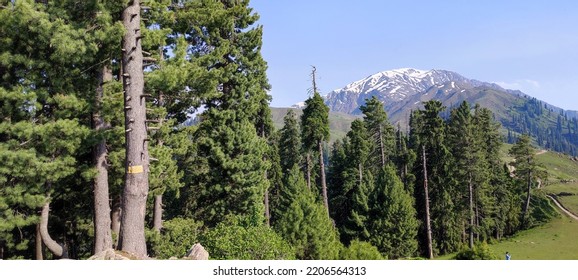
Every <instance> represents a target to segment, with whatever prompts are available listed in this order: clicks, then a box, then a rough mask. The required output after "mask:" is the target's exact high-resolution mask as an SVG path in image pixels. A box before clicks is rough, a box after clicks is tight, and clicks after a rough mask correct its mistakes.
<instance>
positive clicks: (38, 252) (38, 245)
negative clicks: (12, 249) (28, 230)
mask: <svg viewBox="0 0 578 280" xmlns="http://www.w3.org/2000/svg"><path fill="white" fill-rule="evenodd" d="M35 241H36V242H35V244H34V255H35V257H36V260H43V259H44V254H43V252H42V234H41V233H40V224H37V225H36V240H35ZM0 259H2V258H1V257H0Z"/></svg>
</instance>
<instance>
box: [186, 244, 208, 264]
mask: <svg viewBox="0 0 578 280" xmlns="http://www.w3.org/2000/svg"><path fill="white" fill-rule="evenodd" d="M185 259H187V260H208V259H209V252H207V250H205V248H203V246H202V245H201V244H200V243H196V244H195V245H193V247H191V249H190V250H189V251H188V252H187V256H186V257H185Z"/></svg>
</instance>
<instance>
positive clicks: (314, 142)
mask: <svg viewBox="0 0 578 280" xmlns="http://www.w3.org/2000/svg"><path fill="white" fill-rule="evenodd" d="M301 139H302V141H303V146H304V149H305V151H306V153H308V155H309V154H310V153H311V152H312V151H313V150H314V149H315V148H317V150H318V152H319V167H320V170H319V176H320V178H321V193H322V196H323V205H324V206H325V209H326V210H327V212H328V213H327V214H329V203H328V198H327V185H326V182H325V164H324V162H323V142H325V141H327V140H329V108H328V107H327V105H325V103H324V102H323V98H321V95H319V93H318V92H317V91H315V92H314V93H313V96H312V97H310V98H308V99H307V100H306V101H305V109H303V115H301ZM308 165H309V163H308ZM308 168H310V167H309V166H308Z"/></svg>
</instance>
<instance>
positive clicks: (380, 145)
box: [379, 124, 385, 169]
mask: <svg viewBox="0 0 578 280" xmlns="http://www.w3.org/2000/svg"><path fill="white" fill-rule="evenodd" d="M379 152H380V154H381V168H382V169H383V168H385V147H384V145H383V130H382V128H381V124H380V125H379Z"/></svg>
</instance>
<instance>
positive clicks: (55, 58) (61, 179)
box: [0, 1, 115, 257]
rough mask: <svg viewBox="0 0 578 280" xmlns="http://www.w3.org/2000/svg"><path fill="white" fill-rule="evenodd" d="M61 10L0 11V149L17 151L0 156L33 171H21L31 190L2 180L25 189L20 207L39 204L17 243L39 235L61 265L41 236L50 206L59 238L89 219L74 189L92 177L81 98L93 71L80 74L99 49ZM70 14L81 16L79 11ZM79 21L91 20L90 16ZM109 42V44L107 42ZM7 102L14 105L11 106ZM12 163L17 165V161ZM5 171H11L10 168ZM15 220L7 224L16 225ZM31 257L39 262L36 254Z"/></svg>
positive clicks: (61, 249) (25, 7)
mask: <svg viewBox="0 0 578 280" xmlns="http://www.w3.org/2000/svg"><path fill="white" fill-rule="evenodd" d="M66 3H67V2H57V3H54V5H45V4H42V3H34V2H30V1H15V2H13V3H11V4H10V5H11V8H10V9H2V10H1V11H0V17H1V18H2V20H1V24H0V29H1V30H2V34H3V37H2V44H1V45H2V47H0V49H1V52H2V53H3V58H2V59H1V61H0V72H1V73H2V76H1V77H0V79H1V80H0V85H1V87H2V91H3V92H2V94H3V95H4V94H6V95H7V97H8V99H6V101H4V96H3V98H2V99H3V103H4V102H6V104H5V105H3V106H2V107H3V110H8V111H5V112H3V114H4V115H5V117H3V121H4V122H5V127H4V129H7V130H5V131H3V132H1V133H0V134H2V135H3V136H2V137H3V138H4V139H3V141H2V142H3V143H5V145H13V144H14V143H18V142H19V143H20V144H21V145H18V146H13V147H9V146H4V147H3V148H6V149H10V150H11V151H10V153H8V154H6V156H7V157H8V158H10V157H11V155H10V154H11V153H16V154H21V155H18V157H22V158H23V159H24V160H25V161H26V160H34V161H35V164H31V163H29V164H28V167H27V168H33V167H34V166H35V167H36V168H37V169H35V170H37V172H36V174H35V175H32V177H31V178H34V182H33V183H30V184H29V183H25V184H24V185H20V184H21V182H24V181H22V179H21V178H20V176H21V175H22V174H18V173H12V174H10V175H9V176H10V177H13V178H12V179H10V180H9V181H10V182H11V184H12V187H16V186H20V187H18V188H21V187H23V186H26V188H25V189H18V188H17V189H15V190H18V191H19V193H20V194H21V195H23V197H25V198H26V199H25V200H23V201H27V202H26V205H27V206H28V207H37V206H38V205H35V203H36V202H38V200H37V199H39V198H40V196H42V197H44V199H42V204H43V210H45V211H42V213H41V216H42V217H41V218H42V219H38V217H37V216H36V213H37V211H33V212H32V213H28V214H26V215H29V216H30V219H27V220H28V221H33V220H35V221H36V222H41V223H42V224H41V226H40V227H39V228H38V229H37V228H35V227H30V228H26V227H25V224H23V223H24V221H23V220H20V221H18V224H19V227H21V230H22V232H23V233H22V234H21V235H22V236H24V235H25V234H24V233H25V232H33V234H36V235H37V239H36V240H38V235H42V241H43V242H44V243H45V244H46V245H47V246H48V248H49V249H50V250H51V251H52V252H53V254H54V255H55V256H56V257H65V256H66V254H65V253H66V250H65V249H66V247H67V246H66V244H62V243H61V244H58V243H57V242H55V241H54V239H53V238H52V236H50V234H49V233H48V230H49V224H48V221H49V219H48V218H49V216H48V214H49V211H48V210H50V209H49V207H50V205H52V206H54V207H53V209H52V210H53V211H52V213H53V214H54V216H58V217H60V218H62V219H63V220H64V219H66V220H70V221H73V222H71V223H70V224H71V226H68V225H67V226H66V228H65V230H69V229H72V230H75V229H77V228H75V227H76V222H78V221H83V220H86V219H89V217H90V214H91V213H90V211H82V210H81V209H86V208H87V206H88V204H89V203H90V202H88V201H87V200H86V199H85V198H86V197H90V195H89V194H88V193H87V192H86V189H83V188H79V187H77V186H81V185H84V184H90V181H92V179H93V173H92V172H91V170H90V169H89V166H88V165H87V164H85V163H86V162H88V161H90V156H89V153H87V152H86V151H87V150H88V151H89V150H90V149H89V148H88V147H87V145H88V142H89V141H88V140H89V138H91V137H89V134H88V130H89V128H88V126H89V124H90V112H89V110H88V108H89V105H88V104H90V98H87V97H88V96H91V97H92V95H87V94H86V93H88V92H95V88H96V87H97V81H96V74H95V72H96V71H88V69H90V68H89V66H91V65H94V64H95V61H94V60H93V57H95V55H96V53H97V51H98V47H97V46H98V45H97V43H96V42H99V36H98V34H97V35H95V33H96V32H94V31H93V30H90V29H89V28H88V26H86V24H85V23H84V22H82V21H77V20H70V19H71V18H72V16H71V13H68V12H66V10H65V9H63V7H62V6H63V5H65V4H66ZM82 8H84V7H82ZM76 12H77V13H82V12H86V10H83V9H80V8H79V9H78V10H76ZM87 13H89V14H91V15H94V13H93V11H91V10H88V12H87ZM98 20H100V18H98V17H96V18H95V21H98ZM103 29H106V28H103ZM110 35H111V37H112V38H114V37H115V34H110ZM31 50H34V51H31ZM14 94H16V95H20V96H21V97H18V98H16V97H15V96H13V95H14ZM18 102H22V105H23V106H21V107H13V106H11V105H8V104H13V105H15V104H17V103H18ZM16 154H14V155H16ZM87 159H88V160H87ZM13 162H14V164H19V163H22V162H23V161H20V160H18V161H13ZM13 168H14V170H18V167H17V166H13ZM33 170H34V169H33ZM7 190H9V189H7ZM72 199H75V201H76V202H77V203H75V205H70V204H64V205H63V204H62V203H60V202H62V201H67V200H72ZM33 201H36V202H33ZM33 205H34V206H33ZM11 208H12V207H11ZM19 208H20V209H21V211H22V212H20V213H26V211H25V210H24V209H25V208H22V201H21V202H17V204H15V205H14V209H19ZM88 209H90V208H88ZM19 217H20V215H16V216H15V218H16V219H17V220H18V219H20V218H19ZM53 221H54V220H53ZM8 224H11V223H8ZM22 227H24V228H22ZM10 231H11V229H9V230H8V232H10ZM2 233H4V231H3V232H2ZM53 234H55V236H62V235H64V232H63V230H59V231H57V232H53ZM67 237H71V239H69V238H66V239H69V240H70V241H78V239H76V237H72V236H67ZM30 239H33V238H30ZM87 243H88V242H87ZM13 244H14V243H13ZM38 245H39V244H37V248H39V246H38ZM82 245H84V244H82ZM89 247H92V246H90V245H89ZM11 253H14V252H11ZM37 257H41V255H40V254H37ZM71 257H74V256H71Z"/></svg>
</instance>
